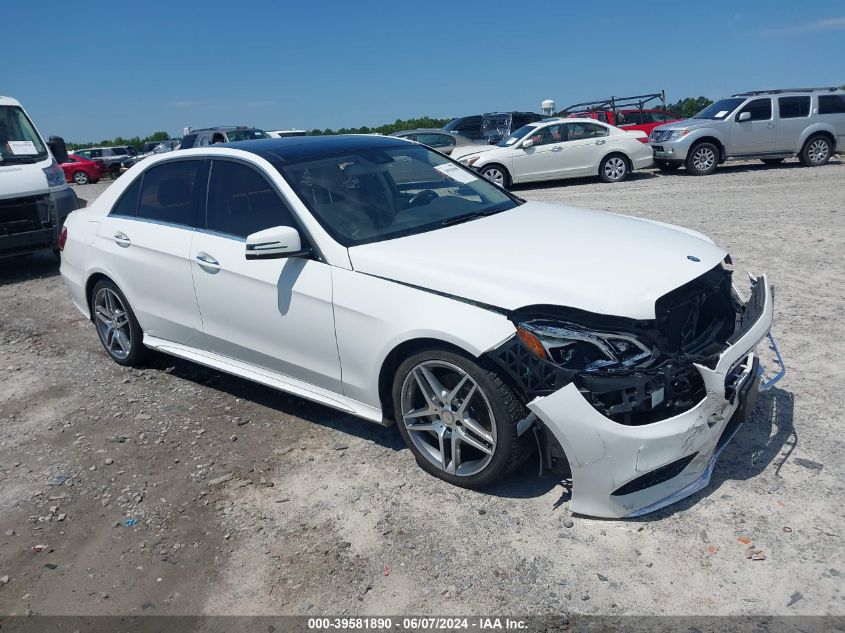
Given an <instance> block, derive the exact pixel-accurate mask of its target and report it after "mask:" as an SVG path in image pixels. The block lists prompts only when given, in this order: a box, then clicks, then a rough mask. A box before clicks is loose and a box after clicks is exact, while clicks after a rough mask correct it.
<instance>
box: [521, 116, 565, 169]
mask: <svg viewBox="0 0 845 633" xmlns="http://www.w3.org/2000/svg"><path fill="white" fill-rule="evenodd" d="M528 138H530V139H532V140H533V141H534V143H533V144H532V145H531V147H527V148H521V147H520V148H519V149H515V150H514V151H513V176H514V180H515V181H516V182H527V181H530V180H550V179H553V178H561V177H562V176H563V173H564V166H563V160H562V156H561V154H562V151H563V146H564V144H565V143H564V141H565V136H564V129H563V124H561V123H556V124H554V125H547V126H546V127H543V128H540V129H539V130H537V131H536V132H534V133H533V134H532V135H531V136H529V137H528Z"/></svg>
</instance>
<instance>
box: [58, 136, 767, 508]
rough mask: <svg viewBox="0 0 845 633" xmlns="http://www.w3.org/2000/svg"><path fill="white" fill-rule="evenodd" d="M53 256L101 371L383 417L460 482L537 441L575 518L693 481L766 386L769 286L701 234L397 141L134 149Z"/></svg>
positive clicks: (487, 478)
mask: <svg viewBox="0 0 845 633" xmlns="http://www.w3.org/2000/svg"><path fill="white" fill-rule="evenodd" d="M61 242H62V246H63V252H62V265H61V272H62V275H63V277H64V280H65V282H66V284H67V287H68V289H69V290H70V294H71V296H72V298H73V302H74V303H75V304H76V306H77V308H78V309H79V310H80V311H81V312H82V313H83V314H84V315H85V316H86V317H88V318H90V319H91V321H92V322H93V324H94V326H95V327H96V331H97V333H98V335H99V338H100V341H101V342H102V344H103V347H104V348H105V350H106V352H107V353H108V355H109V356H110V357H111V358H112V359H113V360H114V361H115V362H117V363H120V364H122V365H132V366H137V365H138V364H140V363H142V362H143V360H144V356H145V353H146V352H147V351H148V349H150V348H151V349H154V350H159V351H161V352H164V353H166V354H172V355H174V356H178V357H181V358H184V359H188V360H190V361H194V362H197V363H200V364H202V365H206V366H208V367H212V368H215V369H217V370H220V371H223V372H228V373H230V374H233V375H237V376H241V377H244V378H247V379H250V380H254V381H256V382H259V383H262V384H265V385H269V386H271V387H275V388H277V389H280V390H282V391H285V392H289V393H292V394H296V395H299V396H301V397H303V398H308V399H310V400H314V401H317V402H321V403H323V404H325V405H328V406H330V407H334V408H336V409H339V410H341V411H345V412H348V413H350V414H353V415H356V416H360V417H362V418H365V419H368V420H371V421H374V422H377V423H382V424H391V423H392V422H393V421H395V422H396V423H397V425H398V427H399V430H400V432H401V434H402V436H403V438H404V439H405V442H406V443H407V445H408V447H409V448H410V450H411V452H412V453H413V455H414V457H415V458H416V460H417V462H418V463H419V464H420V466H422V468H423V469H425V470H426V471H428V472H429V473H432V474H434V475H436V476H438V477H440V478H442V479H445V480H446V481H449V482H451V483H453V484H457V485H460V486H468V487H481V486H487V485H489V484H491V483H493V482H495V481H497V480H499V479H500V478H501V477H503V476H504V475H505V474H506V473H507V472H508V471H509V470H511V469H512V468H513V467H514V466H516V465H517V464H519V463H520V461H521V460H522V459H523V458H524V457H525V456H526V455H528V454H529V452H530V450H531V449H532V448H533V447H534V446H535V445H538V446H539V454H540V459H541V460H542V465H543V466H544V467H545V468H546V469H548V470H549V471H552V472H559V473H562V476H564V477H571V481H572V486H573V489H572V494H573V496H572V510H573V511H575V512H579V513H582V514H588V515H595V516H603V517H622V516H630V515H634V514H639V513H644V512H648V511H650V510H653V509H656V508H658V507H661V506H663V505H666V504H668V503H671V502H672V501H674V500H676V499H679V498H681V497H683V496H686V495H689V494H691V493H692V492H694V491H695V490H698V489H700V488H701V487H702V486H704V485H705V484H706V483H707V481H708V479H709V477H710V472H711V469H712V467H713V464H714V462H715V459H716V457H717V455H718V453H719V451H720V450H721V448H722V447H723V446H724V445H725V443H726V442H727V441H728V440H729V439H730V438H731V436H732V435H733V433H734V432H735V430H736V428H737V426H738V425H739V424H740V423H741V422H742V420H743V419H744V418H745V417H746V416H747V415H748V413H749V412H750V411H751V409H752V408H753V407H754V403H755V398H756V395H757V392H758V389H759V388H760V387H761V386H762V387H765V386H767V385H766V384H764V382H763V376H762V372H761V369H760V365H759V361H758V358H757V355H756V353H755V348H756V347H757V345H758V343H760V341H761V340H762V339H763V338H764V337H766V336H767V335H769V329H770V326H771V323H772V301H773V299H772V289H771V287H770V285H769V282H768V281H767V280H766V277H765V276H762V277H759V278H757V279H755V280H754V281H753V282H752V284H751V290H750V294H749V295H748V297H747V298H745V299H743V296H742V294H741V292H740V291H739V290H737V289H735V288H734V286H733V284H732V266H731V262H730V258H729V257H728V255H727V253H726V252H725V251H724V250H722V249H721V248H719V247H718V246H716V245H715V244H713V243H712V242H711V241H710V240H708V239H707V238H706V237H704V236H702V235H701V234H699V233H695V232H693V231H689V230H685V229H680V228H675V227H672V226H668V225H664V224H660V223H656V222H651V221H647V220H642V219H636V218H631V217H624V216H619V215H613V214H610V213H605V212H596V211H587V210H583V209H574V208H569V207H564V206H558V205H552V204H541V203H537V202H526V201H524V200H521V199H520V198H518V197H516V196H514V195H511V194H510V193H508V192H507V191H505V190H504V189H502V188H500V187H498V186H496V185H494V184H493V183H491V182H489V181H487V180H486V179H484V178H481V177H479V175H478V174H477V173H475V172H473V171H471V170H469V169H466V168H464V167H463V166H461V165H459V164H458V163H456V162H454V161H452V160H450V159H449V158H447V157H445V156H443V155H442V154H440V153H438V152H435V151H433V150H430V149H428V148H427V147H425V146H423V145H419V144H417V143H414V142H411V141H406V140H403V139H398V138H392V137H380V136H338V137H297V138H283V139H268V140H259V141H250V142H247V143H233V144H228V145H218V146H215V147H207V148H201V149H191V150H184V151H178V152H170V153H167V154H162V155H160V156H154V157H150V158H148V159H147V160H145V161H143V162H141V163H138V164H137V165H135V166H134V167H132V168H131V169H129V171H127V172H126V174H124V175H123V176H121V177H120V178H119V179H118V180H117V181H116V182H115V184H113V185H112V186H111V187H109V189H107V190H106V191H105V192H104V193H103V194H102V195H101V196H100V197H99V198H98V199H97V200H96V202H94V203H93V204H92V205H91V206H90V207H88V208H85V209H81V210H79V211H75V212H73V213H72V214H71V215H70V216H69V218H68V220H67V222H66V223H65V226H64V230H63V234H62V238H61ZM769 345H770V346H771V347H772V348H773V349H775V350H776V348H775V346H774V340H773V339H772V338H771V335H769ZM777 359H778V360H779V356H778V357H777ZM776 378H777V376H775V378H773V379H772V380H774V379H776ZM769 383H771V381H769Z"/></svg>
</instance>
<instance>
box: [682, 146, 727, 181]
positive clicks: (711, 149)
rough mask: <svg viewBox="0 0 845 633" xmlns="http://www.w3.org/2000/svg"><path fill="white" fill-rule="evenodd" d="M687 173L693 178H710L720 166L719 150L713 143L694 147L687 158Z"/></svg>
mask: <svg viewBox="0 0 845 633" xmlns="http://www.w3.org/2000/svg"><path fill="white" fill-rule="evenodd" d="M686 164H687V171H688V172H689V173H691V174H692V175H693V176H708V175H710V174H712V173H713V172H714V171H716V166H717V165H718V164H719V148H718V147H716V146H715V145H713V143H706V142H705V143H699V144H698V145H694V146H693V148H692V149H691V150H690V153H689V156H687V161H686Z"/></svg>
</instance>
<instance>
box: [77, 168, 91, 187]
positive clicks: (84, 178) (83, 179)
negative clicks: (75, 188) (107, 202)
mask: <svg viewBox="0 0 845 633" xmlns="http://www.w3.org/2000/svg"><path fill="white" fill-rule="evenodd" d="M73 182H75V183H76V184H77V185H87V184H88V183H89V182H90V179H89V178H88V174H86V173H85V172H84V171H78V172H76V173H75V174H74V175H73Z"/></svg>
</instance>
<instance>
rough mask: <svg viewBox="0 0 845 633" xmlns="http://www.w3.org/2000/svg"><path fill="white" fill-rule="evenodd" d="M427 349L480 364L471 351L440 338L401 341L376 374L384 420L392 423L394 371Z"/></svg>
mask: <svg viewBox="0 0 845 633" xmlns="http://www.w3.org/2000/svg"><path fill="white" fill-rule="evenodd" d="M427 349H442V350H445V351H449V352H453V353H456V354H461V355H462V356H467V357H469V358H471V359H473V360H475V361H476V362H478V363H481V362H482V361H481V358H480V357H479V356H477V355H476V354H474V353H473V352H472V351H470V350H468V349H466V348H464V347H461V346H460V345H457V344H455V343H453V342H450V341H447V340H445V339H442V338H433V337H419V338H411V339H408V340H405V341H402V342H401V343H399V344H398V345H396V346H395V347H393V349H391V350H390V351H389V352H388V353H387V355H386V356H385V357H384V359H383V360H382V363H381V368H380V369H379V374H378V395H379V400H380V401H381V410H382V413H383V415H384V417H385V419H387V420H390V421H391V422H392V421H393V413H394V411H393V397H392V391H393V378H394V376H395V375H396V370H397V369H398V368H399V365H401V364H402V363H403V362H404V361H405V360H406V359H408V358H410V357H411V356H413V355H414V354H416V353H417V352H421V351H423V350H427Z"/></svg>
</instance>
